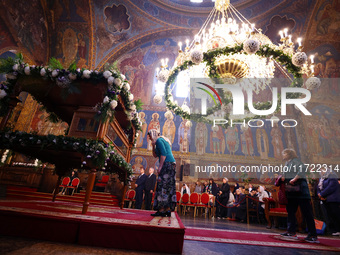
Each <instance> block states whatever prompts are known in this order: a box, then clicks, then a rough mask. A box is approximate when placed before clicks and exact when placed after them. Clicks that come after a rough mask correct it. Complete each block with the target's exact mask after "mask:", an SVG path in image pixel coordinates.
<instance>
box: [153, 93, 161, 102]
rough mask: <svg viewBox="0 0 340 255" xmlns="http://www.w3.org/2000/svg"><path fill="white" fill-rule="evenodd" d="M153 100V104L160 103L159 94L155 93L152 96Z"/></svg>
mask: <svg viewBox="0 0 340 255" xmlns="http://www.w3.org/2000/svg"><path fill="white" fill-rule="evenodd" d="M153 102H154V103H155V104H160V103H162V96H160V95H155V96H154V98H153Z"/></svg>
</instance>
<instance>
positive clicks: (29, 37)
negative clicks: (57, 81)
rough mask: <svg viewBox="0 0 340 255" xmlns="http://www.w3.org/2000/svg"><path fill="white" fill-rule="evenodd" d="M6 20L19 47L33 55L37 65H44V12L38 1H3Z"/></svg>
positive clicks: (46, 52)
mask: <svg viewBox="0 0 340 255" xmlns="http://www.w3.org/2000/svg"><path fill="white" fill-rule="evenodd" d="M3 5H4V6H6V20H7V21H8V22H9V24H8V26H9V29H10V31H11V32H12V33H14V34H16V35H17V38H18V41H19V42H20V44H21V47H24V48H25V49H27V51H28V52H29V53H30V54H32V55H33V54H34V59H35V61H36V62H37V63H38V64H42V63H45V61H46V58H47V54H48V51H46V49H47V48H48V45H47V40H46V38H47V29H46V22H47V21H46V20H45V16H44V11H43V8H42V6H41V3H40V1H39V0H32V1H30V2H29V4H28V3H27V2H25V1H8V0H4V1H3Z"/></svg>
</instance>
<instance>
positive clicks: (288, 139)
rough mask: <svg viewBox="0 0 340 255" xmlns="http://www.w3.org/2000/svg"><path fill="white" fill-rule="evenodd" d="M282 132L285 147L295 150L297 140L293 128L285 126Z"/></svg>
mask: <svg viewBox="0 0 340 255" xmlns="http://www.w3.org/2000/svg"><path fill="white" fill-rule="evenodd" d="M284 129H285V132H284V139H285V143H286V148H288V149H294V150H295V151H297V141H296V135H295V132H294V131H295V129H294V128H290V127H285V128H284Z"/></svg>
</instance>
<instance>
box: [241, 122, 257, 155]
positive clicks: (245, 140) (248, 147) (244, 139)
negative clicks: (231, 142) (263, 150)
mask: <svg viewBox="0 0 340 255" xmlns="http://www.w3.org/2000/svg"><path fill="white" fill-rule="evenodd" d="M240 138H241V150H242V153H243V154H244V155H245V157H248V156H252V157H253V156H254V141H253V133H252V132H251V128H250V127H248V126H245V127H244V126H241V131H240Z"/></svg>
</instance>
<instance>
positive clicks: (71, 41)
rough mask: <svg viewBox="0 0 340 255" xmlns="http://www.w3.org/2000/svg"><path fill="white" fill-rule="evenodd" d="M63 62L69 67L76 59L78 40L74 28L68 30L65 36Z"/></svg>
mask: <svg viewBox="0 0 340 255" xmlns="http://www.w3.org/2000/svg"><path fill="white" fill-rule="evenodd" d="M62 49H63V55H64V56H63V60H62V61H60V62H61V63H62V64H63V65H64V66H69V65H70V64H71V63H72V61H73V60H74V59H75V58H76V56H77V52H78V38H77V34H76V32H75V31H74V30H73V29H72V28H68V29H66V30H65V31H64V34H63V44H62Z"/></svg>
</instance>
